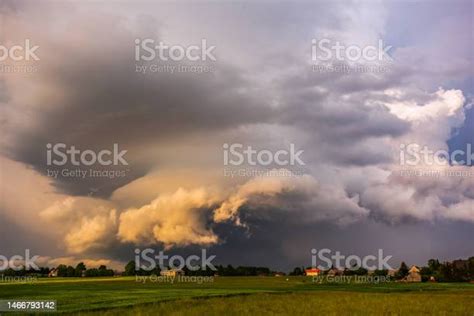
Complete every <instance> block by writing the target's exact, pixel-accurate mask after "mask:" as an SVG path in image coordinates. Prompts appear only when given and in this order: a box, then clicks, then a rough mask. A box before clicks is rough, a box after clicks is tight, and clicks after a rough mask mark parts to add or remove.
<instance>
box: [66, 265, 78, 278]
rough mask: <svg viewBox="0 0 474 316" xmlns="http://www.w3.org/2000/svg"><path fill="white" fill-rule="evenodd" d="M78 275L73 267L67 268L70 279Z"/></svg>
mask: <svg viewBox="0 0 474 316" xmlns="http://www.w3.org/2000/svg"><path fill="white" fill-rule="evenodd" d="M75 275H76V270H75V269H74V268H73V267H72V266H67V268H66V276H67V277H68V278H72V277H74V276H75Z"/></svg>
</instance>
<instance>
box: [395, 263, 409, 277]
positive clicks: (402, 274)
mask: <svg viewBox="0 0 474 316" xmlns="http://www.w3.org/2000/svg"><path fill="white" fill-rule="evenodd" d="M407 275H408V266H407V264H406V263H405V262H404V261H402V263H401V264H400V268H399V269H398V272H397V279H403V278H404V277H406V276H407Z"/></svg>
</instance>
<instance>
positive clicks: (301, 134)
mask: <svg viewBox="0 0 474 316" xmlns="http://www.w3.org/2000/svg"><path fill="white" fill-rule="evenodd" d="M473 12H474V10H473V3H472V1H375V0H374V1H372V0H371V1H334V2H332V1H321V2H314V1H312V2H302V1H294V2H268V1H256V2H250V1H242V2H238V1H232V2H230V1H222V2H214V1H213V2H205V1H176V2H160V1H157V2H152V1H135V2H133V3H132V2H124V1H113V2H108V3H104V2H99V1H88V2H84V3H79V2H74V1H67V2H57V1H51V2H47V1H39V2H38V1H2V2H1V4H0V15H1V22H0V24H1V25H0V44H1V45H2V46H1V48H2V50H0V54H1V56H2V58H0V59H1V60H0V109H1V111H0V120H1V135H2V137H1V138H0V253H1V254H3V255H5V256H12V255H15V254H22V253H23V252H24V250H25V249H31V251H32V252H33V253H36V254H39V255H40V256H41V260H42V263H44V264H45V265H56V264H58V263H66V264H75V263H77V262H79V261H84V262H86V264H88V265H89V266H93V265H98V264H102V263H105V264H107V265H109V266H112V267H115V268H120V267H121V266H123V264H124V263H125V262H127V261H129V260H131V259H133V255H134V252H133V251H134V249H135V248H140V249H143V248H147V247H150V248H153V249H163V250H165V251H167V252H169V253H170V254H182V255H188V254H192V253H196V252H199V251H200V249H207V250H208V252H209V253H212V254H215V255H216V262H218V263H222V264H233V265H259V266H269V267H271V268H274V269H280V270H289V269H291V268H293V267H294V266H301V265H309V264H310V263H311V249H313V248H314V249H323V248H328V249H331V250H332V251H340V252H342V253H345V254H356V255H359V256H364V255H368V254H376V253H377V250H378V249H383V250H384V253H386V254H389V255H392V256H393V259H392V261H391V263H393V265H394V266H396V265H398V264H399V263H400V261H402V260H403V261H406V262H407V263H409V264H418V265H421V264H424V263H425V262H426V261H427V260H428V259H430V258H439V259H441V260H453V259H457V258H467V257H469V256H472V255H474V243H473V240H474V180H473V179H474V171H473V169H472V168H471V166H470V165H469V164H468V163H465V164H459V165H456V164H454V163H452V162H449V161H446V160H443V159H441V160H440V161H439V162H438V163H436V164H430V161H427V160H426V159H425V160H423V159H422V160H421V161H418V162H417V163H416V164H415V165H406V164H402V162H401V161H402V159H401V156H402V154H406V152H403V148H406V146H407V145H408V144H418V145H419V146H426V147H427V148H430V149H431V150H433V151H439V150H444V151H447V152H448V153H453V152H455V151H456V150H465V151H466V148H467V146H470V145H472V143H473V135H474V109H473V107H472V104H473V94H474V86H473V82H474V79H473V78H474V77H473V76H474V67H473V56H474V44H473V43H474V36H473V30H474V27H473V26H474V22H473ZM147 39H148V40H150V41H153V43H155V44H158V43H159V42H160V41H161V42H163V43H164V44H166V45H168V46H180V47H185V48H186V47H190V46H192V45H194V46H198V47H199V49H197V50H194V52H193V54H196V55H193V56H198V57H201V58H200V59H199V60H192V59H191V58H181V59H179V60H175V61H172V60H165V59H164V58H162V57H161V56H159V55H158V54H157V56H155V58H151V60H145V59H146V58H143V56H150V54H151V53H150V52H149V51H147V50H145V49H143V46H139V47H138V48H137V45H141V44H137V43H143V41H145V40H147ZM313 40H315V41H316V43H317V41H320V40H327V42H329V43H332V44H334V43H336V42H339V43H342V44H343V45H345V47H348V46H357V47H360V48H361V49H362V48H365V47H372V46H374V47H379V45H380V43H382V46H383V48H387V51H388V53H387V54H385V55H381V56H382V57H383V58H378V59H376V60H368V58H365V59H364V58H363V57H361V58H358V59H356V60H351V58H350V56H349V57H348V56H347V55H346V56H343V58H342V59H341V58H338V57H337V56H336V55H335V54H334V51H331V58H330V59H328V60H323V58H321V55H317V56H315V55H313V54H312V53H313V50H312V49H314V47H315V46H314V45H313V44H312V43H313ZM26 41H28V44H27V42H26ZM203 41H205V44H204V43H203ZM14 45H22V47H23V51H18V50H17V51H16V52H14V53H13V54H8V56H6V55H7V54H6V53H5V52H6V51H9V48H11V47H13V46H14ZM27 45H29V46H30V49H32V47H34V46H38V47H37V48H36V49H35V50H34V51H33V53H32V54H30V55H25V56H23V55H21V54H22V52H24V51H26V46H27ZM203 46H207V48H209V49H210V51H209V50H208V52H209V54H208V55H205V54H204V53H203V52H202V50H201V49H202V48H203ZM388 46H390V47H388ZM318 48H319V47H318ZM137 51H138V53H137ZM168 52H169V51H168ZM318 53H321V51H318ZM18 56H20V57H23V58H17V57H18ZM203 56H207V58H204V57H203ZM377 56H378V55H377ZM26 57H29V58H28V59H29V60H26V59H27V58H26ZM33 57H36V58H33ZM211 57H213V58H211ZM15 59H16V60H15ZM204 59H205V60H204ZM362 66H363V67H366V68H363V70H362V71H356V70H357V69H360V68H357V67H362ZM166 67H167V68H166ZM173 67H175V68H173ZM177 67H184V68H181V69H182V71H178V70H177V69H178V68H177ZM367 67H368V68H367ZM173 69H174V70H173ZM341 69H345V70H347V71H342V70H341ZM142 70H145V71H144V72H143V71H142ZM48 144H49V145H48ZM55 144H65V146H67V148H70V147H71V146H74V147H75V148H76V149H80V150H82V151H85V150H90V151H92V152H95V153H98V152H100V151H103V150H110V151H114V146H117V148H116V151H117V153H118V152H120V151H122V150H125V151H126V152H125V153H124V155H123V157H124V159H125V161H126V164H124V163H121V161H120V160H117V161H114V163H115V162H117V163H116V164H112V165H110V164H101V163H98V162H96V163H94V164H91V165H87V164H86V163H84V162H82V161H80V163H79V164H80V165H74V163H73V161H72V159H68V160H67V162H66V164H65V165H61V166H59V165H55V164H54V163H53V164H51V161H50V160H48V155H53V156H54V153H53V154H52V153H51V147H52V146H54V145H55ZM233 144H240V145H242V146H243V148H246V147H249V146H250V147H251V148H252V149H254V150H257V151H260V152H261V151H266V153H268V152H270V153H271V154H272V155H273V154H275V153H277V152H279V151H290V150H291V149H292V148H293V149H294V151H295V152H298V151H301V154H300V158H301V163H300V162H299V161H293V163H292V162H291V161H287V162H286V163H278V161H277V160H276V159H273V161H271V163H269V164H266V163H261V162H260V161H257V163H256V164H252V161H250V160H248V159H247V160H245V159H244V162H243V163H242V164H241V165H238V166H234V165H229V164H226V158H225V157H226V155H231V153H229V150H228V148H229V147H230V146H232V145H233ZM48 146H49V147H48ZM473 152H474V149H473ZM262 156H263V153H262ZM462 157H463V158H467V156H466V155H462ZM53 158H57V159H59V158H60V157H59V156H58V155H56V156H54V157H53ZM231 158H236V156H235V155H234V156H232V157H231ZM473 160H474V158H473ZM77 170H79V171H77ZM81 170H82V171H85V172H86V173H87V174H86V175H85V176H81V173H80V171H81ZM73 171H74V172H77V173H73ZM55 172H58V173H57V174H56V173H55ZM92 172H98V173H96V174H95V175H91V173H92ZM414 173H416V174H414ZM111 175H114V176H113V177H112V176H111Z"/></svg>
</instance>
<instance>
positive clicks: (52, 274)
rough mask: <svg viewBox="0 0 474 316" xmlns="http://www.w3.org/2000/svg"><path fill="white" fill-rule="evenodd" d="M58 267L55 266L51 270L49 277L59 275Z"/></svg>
mask: <svg viewBox="0 0 474 316" xmlns="http://www.w3.org/2000/svg"><path fill="white" fill-rule="evenodd" d="M58 271H59V270H58V268H53V269H51V271H49V273H48V277H49V278H53V277H57V276H58Z"/></svg>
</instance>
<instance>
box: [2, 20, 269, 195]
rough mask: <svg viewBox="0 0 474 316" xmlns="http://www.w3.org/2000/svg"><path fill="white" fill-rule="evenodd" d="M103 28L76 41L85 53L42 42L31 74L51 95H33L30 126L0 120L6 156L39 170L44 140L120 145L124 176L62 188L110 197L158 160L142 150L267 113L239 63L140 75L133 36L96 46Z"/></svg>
mask: <svg viewBox="0 0 474 316" xmlns="http://www.w3.org/2000/svg"><path fill="white" fill-rule="evenodd" d="M152 22H153V21H152ZM100 23H102V22H100ZM141 23H142V24H143V23H144V22H143V21H141ZM105 24H108V23H105ZM145 28H146V27H145ZM106 33H107V29H104V30H102V31H99V32H98V34H94V35H93V36H92V37H91V38H90V39H87V40H85V42H81V45H83V46H84V47H87V48H88V49H87V50H86V51H84V50H78V47H77V43H74V42H73V41H65V42H61V43H54V42H53V43H50V46H48V45H42V46H41V49H42V52H43V55H44V56H45V57H44V58H43V59H42V60H41V67H42V68H41V70H42V71H41V73H40V74H38V77H37V78H35V79H33V80H37V84H38V85H40V86H46V87H54V91H55V93H54V94H53V95H47V96H38V97H36V98H34V100H31V101H30V102H33V103H34V104H32V106H33V108H35V110H34V115H35V124H32V125H31V126H29V127H28V128H25V129H20V130H18V129H15V122H14V121H9V120H8V119H6V121H5V126H4V129H5V130H6V131H7V133H8V134H11V135H10V136H11V137H12V138H13V140H12V141H11V142H9V143H8V144H7V146H6V148H7V149H6V150H4V154H5V155H6V156H8V157H11V158H13V159H15V160H17V161H21V162H24V163H27V164H29V165H31V166H33V167H34V168H35V169H36V170H38V171H39V172H41V173H43V174H45V173H46V166H45V162H46V159H45V158H46V147H45V146H46V144H48V143H52V144H55V143H65V144H67V145H69V146H70V145H74V146H76V148H80V149H81V148H82V149H93V150H101V149H109V148H110V147H111V146H112V145H113V144H114V143H118V144H119V145H120V146H121V148H122V149H126V150H128V153H127V159H128V162H129V165H130V167H128V169H127V177H126V178H122V179H114V180H112V181H111V180H110V179H103V180H100V179H85V180H83V181H77V179H70V178H69V179H68V178H62V179H59V180H58V181H56V183H55V185H56V187H57V188H58V190H59V191H61V192H66V193H71V194H73V195H75V194H79V195H83V194H88V193H90V192H91V190H93V191H97V190H98V189H100V190H99V191H98V195H101V196H107V195H108V194H110V193H111V192H112V191H113V190H114V189H116V188H118V187H120V186H123V185H124V184H126V183H128V182H130V181H132V180H133V179H136V178H137V177H140V176H143V175H144V174H145V173H146V172H147V171H148V170H149V168H150V167H151V164H153V163H155V162H150V160H147V159H146V157H145V158H144V157H140V156H143V152H142V150H143V148H147V147H149V148H151V147H152V146H155V145H156V144H159V143H160V142H168V143H169V142H173V141H175V140H178V139H180V140H181V141H183V140H184V141H186V138H187V137H189V136H191V135H192V136H193V137H195V136H196V135H199V134H201V135H202V137H203V138H206V137H207V136H206V135H209V133H218V132H219V131H223V130H228V129H232V128H235V127H238V126H240V125H246V124H253V123H258V122H262V121H266V120H268V119H269V118H270V117H271V115H272V114H271V111H270V110H269V108H268V107H267V105H266V104H265V102H266V101H265V99H262V98H261V97H257V96H256V95H255V94H254V95H252V93H248V92H247V93H242V92H241V91H243V90H245V91H251V90H252V87H251V86H250V85H249V83H248V82H246V81H245V80H244V79H243V78H242V77H241V76H240V75H239V72H238V70H237V69H235V68H233V67H231V66H227V65H224V64H222V63H219V61H217V62H214V63H210V64H208V66H209V67H212V68H213V70H214V72H212V73H207V74H206V73H204V74H196V73H174V74H167V73H154V74H140V73H137V72H136V71H135V61H134V57H133V52H134V46H133V45H134V38H135V37H134V36H133V35H132V34H123V35H122V36H121V37H120V41H116V42H115V44H111V43H110V42H108V43H105V42H104V46H103V47H100V46H98V45H100V43H101V42H98V41H97V38H103V37H104V36H105V34H106ZM145 35H146V34H145ZM116 36H117V35H114V37H116ZM58 51H59V52H60V53H57V52H58ZM48 52H49V53H51V56H50V55H48ZM158 62H159V61H158ZM137 64H139V65H142V64H143V63H141V62H137ZM2 87H3V85H2ZM2 90H4V89H2ZM0 92H2V91H0ZM7 92H8V91H7ZM4 94H5V93H2V95H4ZM6 106H8V104H7V105H6ZM66 167H73V166H71V165H68V166H66Z"/></svg>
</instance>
